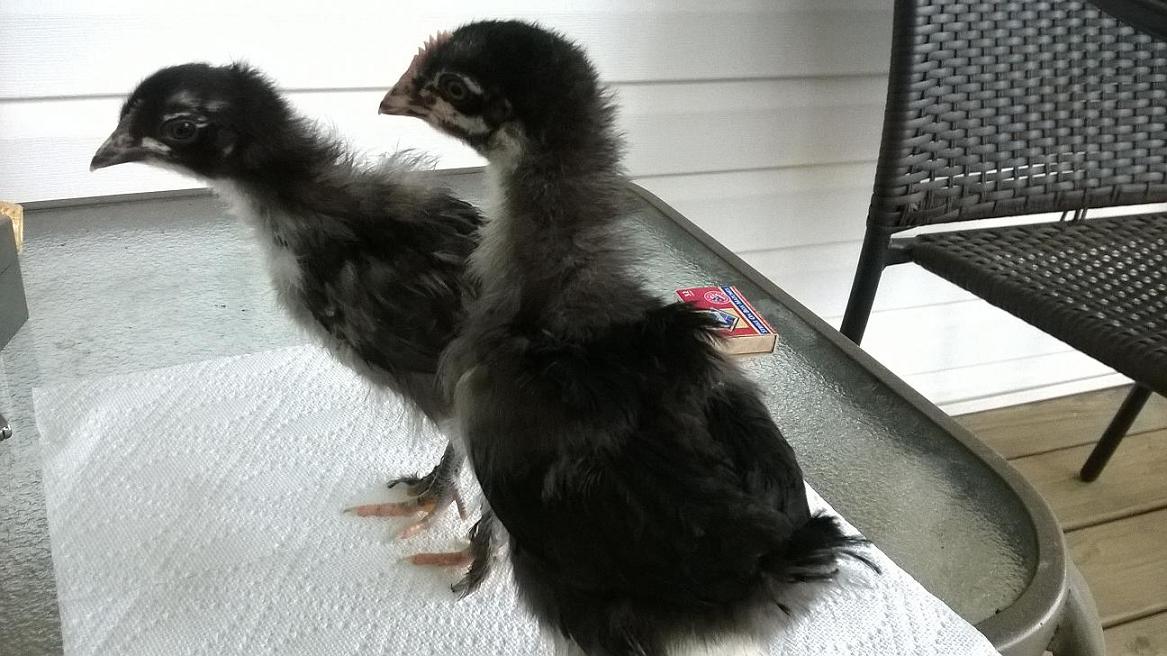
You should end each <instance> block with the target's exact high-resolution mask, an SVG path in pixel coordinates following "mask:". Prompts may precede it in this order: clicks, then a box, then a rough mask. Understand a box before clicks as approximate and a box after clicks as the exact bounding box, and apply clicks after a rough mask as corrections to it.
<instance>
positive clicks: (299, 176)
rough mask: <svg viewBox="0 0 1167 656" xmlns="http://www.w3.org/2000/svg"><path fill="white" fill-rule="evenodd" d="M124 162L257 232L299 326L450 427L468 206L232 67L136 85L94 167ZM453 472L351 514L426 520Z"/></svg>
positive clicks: (417, 480) (468, 243) (475, 219)
mask: <svg viewBox="0 0 1167 656" xmlns="http://www.w3.org/2000/svg"><path fill="white" fill-rule="evenodd" d="M135 161H140V162H144V163H146V164H152V165H156V166H162V167H165V168H171V169H178V170H179V171H181V172H184V173H187V174H190V175H193V176H196V177H198V178H201V179H203V180H205V181H206V182H207V183H208V184H209V185H210V187H211V188H212V189H214V190H215V191H216V192H218V193H219V194H220V195H221V196H223V197H224V198H226V199H227V200H229V201H230V202H231V203H232V204H233V205H234V209H235V211H236V213H237V214H239V215H240V216H241V217H242V218H243V219H245V220H246V221H248V222H249V223H251V224H252V225H253V226H254V228H255V229H256V234H257V237H258V239H259V242H260V243H261V244H262V246H263V250H264V251H265V253H266V255H267V260H268V264H269V269H270V273H271V277H272V281H273V283H274V285H275V288H276V290H277V293H278V297H279V300H280V302H281V303H282V305H283V306H284V308H285V309H286V310H287V311H288V312H289V314H290V315H291V316H292V318H293V319H294V320H295V321H296V322H297V323H298V324H299V325H300V326H301V327H303V328H304V329H306V330H307V332H309V333H310V334H312V335H313V336H314V337H316V338H317V340H318V341H319V342H320V343H321V344H323V345H324V346H325V347H327V348H328V350H329V351H331V352H332V354H333V355H335V356H336V357H337V358H338V359H339V360H341V361H342V362H344V363H346V364H348V365H350V366H351V367H353V368H354V369H355V370H356V371H357V372H358V373H360V374H361V375H362V376H363V377H364V378H366V379H367V380H369V381H370V382H372V383H373V384H375V385H377V386H379V387H382V388H387V389H390V390H393V391H395V392H397V393H399V394H401V395H402V396H404V397H405V398H406V399H407V400H408V401H409V402H410V403H412V404H413V405H414V406H416V407H417V409H419V410H420V411H421V412H422V413H424V414H425V416H426V417H428V418H429V419H430V420H432V421H434V422H435V423H440V422H442V421H443V420H445V419H447V418H448V417H449V415H450V404H449V402H448V401H447V397H446V396H445V395H444V394H443V393H442V392H441V391H440V389H439V388H438V386H437V385H436V374H437V370H438V356H439V354H440V353H441V352H442V350H443V349H444V348H445V347H446V346H447V345H448V344H449V343H450V341H451V339H453V337H454V335H455V333H456V332H457V331H458V329H459V327H460V325H461V324H462V321H463V318H464V316H465V303H466V300H467V299H468V298H469V297H470V296H471V295H473V294H474V289H473V286H472V285H471V284H470V283H469V282H468V278H467V276H466V264H467V257H468V256H469V255H470V253H471V251H472V250H473V248H474V246H475V245H476V243H477V230H478V227H479V224H480V216H479V214H478V212H477V210H475V208H474V207H472V206H471V205H469V204H467V203H465V202H463V201H461V200H458V199H457V198H454V197H453V196H451V195H450V194H448V193H446V192H444V191H442V190H440V189H437V188H434V187H433V186H432V185H426V184H423V183H422V182H421V181H420V180H418V179H416V178H413V179H407V177H406V176H407V174H408V169H409V167H408V166H406V165H405V164H403V163H400V162H392V161H391V162H389V163H386V164H382V165H380V166H372V167H370V166H367V165H362V164H359V163H357V162H356V161H354V158H353V156H352V155H350V154H349V152H348V151H347V150H346V148H345V147H344V145H343V144H342V143H340V142H339V141H337V140H336V139H333V138H330V137H327V136H325V135H324V134H322V133H321V131H320V130H319V129H318V128H317V127H316V126H315V125H314V124H313V123H311V122H309V121H307V120H305V119H303V118H301V117H300V116H298V115H297V114H296V113H295V112H293V111H292V109H291V108H290V107H289V105H288V103H287V102H286V101H285V99H284V98H283V97H282V96H281V94H280V93H279V92H278V91H277V89H276V88H275V86H274V85H273V84H272V83H271V82H270V81H269V80H268V79H266V78H265V77H264V76H263V75H262V74H260V73H259V72H258V71H256V70H255V69H253V68H249V67H247V66H244V65H238V64H237V65H231V66H221V67H214V66H209V65H205V64H186V65H182V66H174V67H171V68H165V69H162V70H160V71H158V72H156V73H154V74H153V75H151V76H150V77H148V78H147V79H146V80H144V81H143V82H142V83H141V84H140V85H139V86H138V88H137V89H135V90H134V92H133V93H132V94H131V95H130V97H129V99H128V100H127V101H126V102H125V105H124V106H123V107H122V110H121V117H120V122H119V123H118V126H117V129H116V130H114V132H113V134H112V135H110V137H109V139H108V140H107V141H106V142H105V144H104V145H102V146H101V148H100V149H99V150H98V152H97V154H96V155H95V156H94V158H93V163H92V168H93V169H98V168H103V167H107V166H112V165H114V164H120V163H123V162H135ZM461 459H462V458H461V456H460V455H459V454H458V452H456V450H455V449H454V448H453V447H452V445H451V447H449V448H447V450H446V454H445V456H443V459H442V462H441V463H440V464H439V465H438V466H437V467H435V468H434V471H433V472H431V473H430V474H429V475H428V476H425V477H407V478H406V479H399V480H402V481H404V482H406V483H409V484H410V488H411V492H412V494H413V495H414V499H413V500H412V501H410V502H407V503H403V504H377V505H374V506H361V507H358V508H356V511H357V513H358V514H361V515H366V514H385V515H398V514H414V513H416V512H422V513H423V514H426V517H427V518H428V517H433V516H434V515H436V514H437V512H438V511H440V510H441V509H443V508H444V507H446V506H447V505H448V504H449V503H450V502H451V501H452V500H453V499H454V496H455V495H456V486H455V479H456V477H457V473H458V469H459V467H460V463H461ZM422 521H423V522H424V521H425V520H424V519H423V520H422ZM420 526H422V524H418V525H415V526H414V528H418V527H420ZM484 564H485V563H483V565H484ZM478 573H479V574H481V572H478ZM465 583H472V582H464V584H465Z"/></svg>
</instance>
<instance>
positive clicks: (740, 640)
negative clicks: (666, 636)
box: [668, 636, 767, 656]
mask: <svg viewBox="0 0 1167 656" xmlns="http://www.w3.org/2000/svg"><path fill="white" fill-rule="evenodd" d="M766 653H767V652H766V651H765V650H763V649H762V645H761V643H760V642H759V641H758V639H756V638H753V637H750V636H725V637H723V638H711V639H708V640H699V641H696V640H695V641H692V642H686V643H684V644H681V645H677V646H675V647H673V648H672V649H670V650H669V653H668V656H764V655H765V654H766Z"/></svg>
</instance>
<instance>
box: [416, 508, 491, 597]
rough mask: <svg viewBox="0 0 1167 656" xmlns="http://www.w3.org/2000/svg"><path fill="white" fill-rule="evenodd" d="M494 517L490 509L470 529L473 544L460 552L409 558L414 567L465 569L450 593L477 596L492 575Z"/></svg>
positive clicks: (420, 555) (428, 554)
mask: <svg viewBox="0 0 1167 656" xmlns="http://www.w3.org/2000/svg"><path fill="white" fill-rule="evenodd" d="M493 551H494V514H493V513H491V512H490V510H489V509H487V510H484V511H483V512H482V517H481V518H479V520H478V521H477V522H476V523H475V524H474V526H473V527H471V529H470V544H468V545H466V547H465V548H464V549H460V550H458V551H449V552H439V553H419V554H414V555H412V556H410V557H409V558H408V560H409V562H411V563H413V564H414V565H422V566H430V567H463V568H466V573H465V574H464V575H463V576H462V578H461V579H459V580H458V582H457V583H455V584H454V585H452V586H450V589H451V590H453V591H454V593H455V594H457V595H458V597H459V598H462V597H465V596H466V595H468V594H470V593H471V592H474V591H475V590H477V589H478V586H480V585H482V582H483V581H485V580H486V577H487V576H488V575H489V574H490V569H491V565H492V564H493V562H494V558H493V556H494V554H493Z"/></svg>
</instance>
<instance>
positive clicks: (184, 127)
mask: <svg viewBox="0 0 1167 656" xmlns="http://www.w3.org/2000/svg"><path fill="white" fill-rule="evenodd" d="M198 133H199V128H198V126H197V125H195V123H194V121H192V120H190V119H185V118H178V119H174V120H173V121H167V122H166V123H165V124H163V125H162V136H163V137H165V138H166V139H167V140H169V141H173V142H176V143H188V142H191V141H194V138H195V137H196V136H198Z"/></svg>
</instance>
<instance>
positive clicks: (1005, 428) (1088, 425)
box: [957, 387, 1167, 459]
mask: <svg viewBox="0 0 1167 656" xmlns="http://www.w3.org/2000/svg"><path fill="white" fill-rule="evenodd" d="M1129 390H1130V388H1129V387H1115V388H1112V389H1108V390H1101V391H1098V392H1091V393H1089V394H1078V395H1075V396H1067V397H1063V398H1060V399H1051V400H1049V401H1040V402H1037V403H1028V404H1025V405H1018V406H1012V407H1009V408H1001V409H999V410H989V411H986V412H978V413H976V414H972V415H964V416H961V417H957V421H959V422H960V423H961V424H963V425H964V426H965V428H968V429H969V430H970V431H972V432H973V434H975V435H976V436H977V437H979V438H981V439H982V440H984V441H985V442H986V443H987V444H988V445H989V446H991V447H993V448H994V449H996V451H997V452H998V453H1000V454H1001V455H1003V456H1005V457H1006V458H1010V459H1012V458H1019V457H1022V456H1027V455H1032V454H1035V453H1042V452H1044V451H1052V450H1054V449H1062V448H1066V447H1071V446H1080V445H1083V444H1090V443H1093V442H1096V441H1097V440H1098V437H1099V436H1100V435H1101V434H1102V431H1103V430H1104V429H1105V428H1106V425H1107V424H1108V423H1110V419H1111V417H1113V416H1114V413H1115V412H1117V411H1118V406H1119V405H1120V404H1121V403H1122V400H1123V398H1125V397H1126V394H1127V392H1128V391H1129ZM1164 428H1167V398H1164V397H1162V396H1160V395H1158V394H1153V395H1151V400H1150V401H1148V402H1147V406H1146V407H1145V408H1144V409H1143V412H1142V413H1140V415H1139V418H1138V419H1137V420H1136V421H1135V424H1134V426H1132V427H1131V434H1137V433H1144V432H1148V431H1153V430H1161V429H1164Z"/></svg>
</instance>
